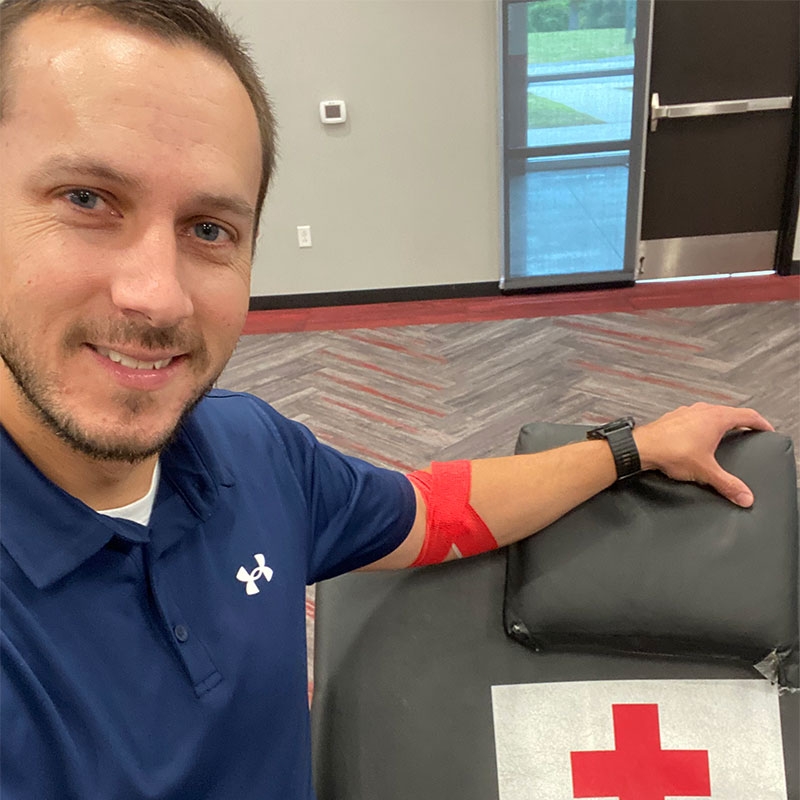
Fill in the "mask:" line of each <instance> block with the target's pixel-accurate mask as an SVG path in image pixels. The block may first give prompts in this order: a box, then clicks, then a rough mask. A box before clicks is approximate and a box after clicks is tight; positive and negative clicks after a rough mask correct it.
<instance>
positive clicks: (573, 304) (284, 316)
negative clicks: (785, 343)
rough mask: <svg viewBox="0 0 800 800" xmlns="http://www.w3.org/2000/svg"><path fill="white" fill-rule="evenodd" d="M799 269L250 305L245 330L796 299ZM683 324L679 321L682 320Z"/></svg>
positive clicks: (342, 327) (799, 289)
mask: <svg viewBox="0 0 800 800" xmlns="http://www.w3.org/2000/svg"><path fill="white" fill-rule="evenodd" d="M799 297H800V277H799V276H797V275H789V276H780V275H774V274H772V275H752V276H750V275H748V276H744V277H733V278H717V279H714V280H705V281H694V280H688V281H677V282H669V283H638V284H636V285H635V286H631V287H627V288H623V289H599V290H591V291H585V290H584V291H564V292H542V293H532V294H521V295H507V296H503V297H476V298H468V299H464V298H456V299H452V300H420V301H415V302H397V303H372V304H368V305H350V306H317V307H308V308H299V309H286V310H274V311H251V312H250V313H249V314H248V317H247V323H246V325H245V329H244V333H246V334H247V333H288V332H292V331H331V330H353V329H356V328H373V329H374V328H385V327H395V326H405V325H423V324H443V323H457V322H478V321H481V320H483V321H488V320H501V319H529V318H533V317H558V316H568V315H574V314H582V315H583V314H608V313H611V312H615V311H624V312H627V313H637V312H640V311H645V310H653V309H668V308H689V307H692V306H713V305H728V304H731V303H767V302H771V301H773V300H797V299H798V298H799ZM678 324H679V323H678Z"/></svg>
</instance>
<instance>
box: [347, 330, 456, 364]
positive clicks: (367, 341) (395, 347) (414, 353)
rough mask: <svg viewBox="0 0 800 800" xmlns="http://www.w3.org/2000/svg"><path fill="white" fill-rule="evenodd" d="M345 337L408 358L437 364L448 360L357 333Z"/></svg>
mask: <svg viewBox="0 0 800 800" xmlns="http://www.w3.org/2000/svg"><path fill="white" fill-rule="evenodd" d="M344 335H345V336H347V338H348V339H355V340H356V341H357V342H364V344H371V345H375V347H385V348H386V349H387V350H395V351H396V352H398V353H403V354H405V355H407V356H412V357H413V358H424V359H425V360H426V361H435V362H436V363H437V364H446V363H447V359H446V358H444V357H443V356H432V355H430V353H420V352H419V351H417V350H412V349H411V348H410V347H406V346H405V345H402V344H397V343H396V342H384V341H381V340H380V339H377V338H375V337H373V336H363V335H361V334H357V333H346V334H344Z"/></svg>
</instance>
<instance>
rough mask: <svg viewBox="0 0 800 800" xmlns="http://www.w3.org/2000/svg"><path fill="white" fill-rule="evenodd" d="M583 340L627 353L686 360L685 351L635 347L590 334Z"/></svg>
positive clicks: (679, 360)
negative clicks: (674, 351)
mask: <svg viewBox="0 0 800 800" xmlns="http://www.w3.org/2000/svg"><path fill="white" fill-rule="evenodd" d="M583 340H584V341H589V342H597V343H598V344H604V345H608V346H609V347H622V348H624V349H625V350H626V351H627V352H629V353H641V354H642V355H646V356H658V357H659V358H666V359H668V360H670V361H677V362H679V363H681V364H683V363H685V362H686V358H687V356H686V354H685V353H669V352H667V351H665V350H657V349H655V348H653V347H637V346H636V345H635V344H631V343H630V342H618V341H614V340H612V339H607V338H606V337H604V336H592V335H591V334H587V335H586V336H584V337H583Z"/></svg>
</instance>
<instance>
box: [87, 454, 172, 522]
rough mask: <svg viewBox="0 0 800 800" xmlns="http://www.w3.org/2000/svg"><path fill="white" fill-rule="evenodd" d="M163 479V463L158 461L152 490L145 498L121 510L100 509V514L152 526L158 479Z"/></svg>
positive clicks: (122, 507)
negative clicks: (151, 517) (151, 519)
mask: <svg viewBox="0 0 800 800" xmlns="http://www.w3.org/2000/svg"><path fill="white" fill-rule="evenodd" d="M160 477H161V462H160V461H156V468H155V469H154V470H153V480H152V481H151V482H150V488H149V489H148V491H147V494H146V495H145V496H144V497H140V498H139V499H138V500H134V501H133V502H132V503H128V505H126V506H120V507H119V508H103V509H98V511H97V513H98V514H105V515H106V516H107V517H117V518H118V519H127V520H130V521H131V522H138V523H139V524H140V525H149V524H150V514H151V513H152V511H153V503H155V501H156V492H157V491H158V479H159V478H160Z"/></svg>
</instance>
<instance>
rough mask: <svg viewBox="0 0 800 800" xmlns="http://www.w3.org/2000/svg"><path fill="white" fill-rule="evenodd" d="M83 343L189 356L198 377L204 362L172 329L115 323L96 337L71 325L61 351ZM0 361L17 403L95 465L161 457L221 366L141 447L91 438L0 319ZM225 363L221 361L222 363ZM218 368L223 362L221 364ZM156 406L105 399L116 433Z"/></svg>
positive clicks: (122, 394)
mask: <svg viewBox="0 0 800 800" xmlns="http://www.w3.org/2000/svg"><path fill="white" fill-rule="evenodd" d="M87 341H104V342H108V343H109V344H116V345H123V344H135V345H138V346H141V347H144V348H166V349H173V350H176V351H183V352H191V354H192V361H193V369H194V370H195V372H197V373H198V374H202V373H203V372H205V370H206V369H207V367H208V364H209V363H210V356H209V353H208V349H207V348H206V345H205V342H204V341H203V340H202V337H200V336H199V335H196V336H187V335H185V334H181V333H179V332H178V331H177V330H176V329H175V328H151V327H149V326H142V325H141V324H134V323H131V322H130V321H121V322H120V323H117V324H115V325H113V326H111V329H110V330H107V331H106V332H105V335H104V336H103V337H100V336H97V332H96V330H95V329H94V328H93V327H91V326H88V325H84V324H80V323H78V324H76V325H74V326H72V327H71V328H70V330H69V331H68V332H67V334H66V336H65V337H64V351H65V352H66V353H69V352H70V351H75V350H76V349H77V348H78V347H81V346H82V343H83V342H87ZM0 358H2V360H3V362H4V363H5V365H6V367H7V368H8V371H9V373H10V374H11V376H12V378H13V379H14V382H15V384H16V386H17V389H18V390H19V393H20V395H21V398H20V399H21V401H22V402H26V403H27V404H28V406H29V408H30V409H31V410H32V411H33V412H34V413H35V415H36V417H37V418H38V419H39V420H40V421H41V422H42V423H43V424H44V425H45V427H46V428H47V429H48V430H50V431H51V432H52V433H54V434H55V435H56V436H58V438H59V439H61V440H62V441H64V442H66V444H67V445H69V446H70V447H71V448H72V449H73V450H75V451H76V452H78V453H81V454H83V455H86V456H89V457H90V458H92V459H95V460H97V461H111V462H121V463H122V462H124V463H129V464H136V463H139V462H141V461H144V460H145V459H147V458H150V457H151V456H153V455H156V454H157V453H159V452H161V451H162V450H163V449H164V448H165V447H166V446H167V445H168V444H169V443H170V442H171V441H172V439H173V438H174V436H175V434H176V432H177V431H178V429H179V428H180V426H181V423H182V422H183V420H184V419H186V417H187V416H188V415H189V414H191V412H192V411H193V410H194V408H195V406H196V405H197V404H198V403H199V402H200V400H202V398H203V397H204V396H205V394H206V393H207V392H208V391H209V390H210V389H211V388H212V387H213V386H214V384H215V383H216V380H217V378H218V377H219V375H220V373H221V372H222V367H220V368H219V370H218V371H217V372H216V374H214V375H213V376H212V377H211V379H210V380H207V381H206V382H204V383H202V384H200V386H199V387H198V388H197V389H196V391H195V392H194V393H193V394H192V396H191V397H190V398H189V399H188V400H187V402H186V403H185V404H184V406H183V408H182V409H181V411H180V412H179V414H178V415H177V417H176V419H175V420H174V422H173V423H172V424H171V425H169V426H167V429H166V430H165V431H164V432H162V433H161V434H160V435H157V436H155V437H154V438H153V439H151V440H150V441H146V442H142V441H139V440H137V439H135V438H133V437H130V438H127V439H126V438H125V437H124V436H119V437H114V436H110V435H106V436H102V435H92V434H91V433H90V432H89V431H87V430H86V429H85V428H84V427H82V426H81V424H80V423H79V422H78V420H77V419H75V416H74V414H72V413H71V412H70V411H69V410H68V409H67V408H66V407H65V406H64V404H62V403H61V402H60V400H59V391H58V388H57V387H56V382H55V381H51V380H49V379H48V376H47V375H46V374H43V373H42V372H41V371H40V370H38V369H37V368H36V366H35V365H34V361H33V358H32V357H31V355H30V354H29V353H27V352H26V351H25V349H24V348H23V347H22V346H21V344H20V342H18V341H17V340H15V338H14V337H13V336H12V335H11V332H10V330H9V325H8V323H7V322H6V320H0ZM226 361H227V359H226ZM223 366H224V363H223ZM156 402H157V401H156V400H155V399H154V398H153V396H152V395H151V394H150V393H148V392H143V391H134V390H118V391H117V392H116V393H115V394H113V395H110V396H109V403H110V404H111V405H113V406H115V407H116V408H118V409H121V410H122V411H123V412H124V415H123V420H122V421H121V423H120V428H123V427H125V426H127V425H129V424H135V422H136V420H137V418H139V417H141V415H142V414H144V413H146V411H147V410H148V409H149V408H151V407H152V406H153V405H154V404H155V403H156Z"/></svg>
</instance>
